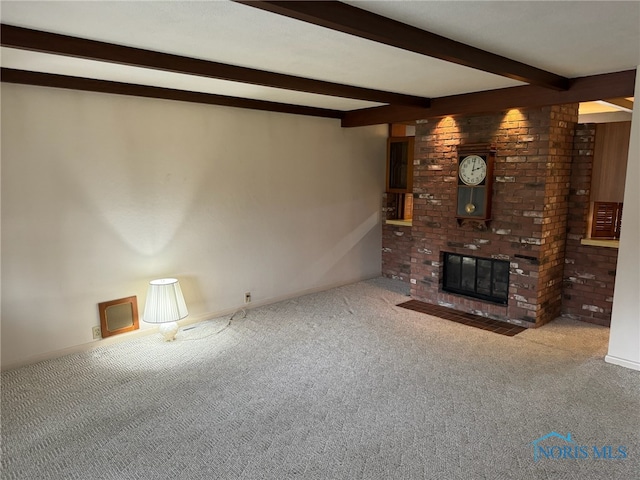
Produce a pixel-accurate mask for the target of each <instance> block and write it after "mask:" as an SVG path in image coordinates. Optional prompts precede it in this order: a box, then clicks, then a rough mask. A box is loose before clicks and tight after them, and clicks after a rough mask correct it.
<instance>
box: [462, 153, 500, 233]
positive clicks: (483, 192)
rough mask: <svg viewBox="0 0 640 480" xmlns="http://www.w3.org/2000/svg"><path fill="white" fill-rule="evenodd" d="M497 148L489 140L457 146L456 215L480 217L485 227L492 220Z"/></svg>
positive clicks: (468, 217)
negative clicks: (494, 166)
mask: <svg viewBox="0 0 640 480" xmlns="http://www.w3.org/2000/svg"><path fill="white" fill-rule="evenodd" d="M495 156H496V151H495V148H493V147H492V146H491V145H490V144H488V143H483V144H472V145H461V146H459V147H458V191H457V200H456V218H457V219H458V223H459V224H462V223H463V222H464V221H465V220H479V221H481V223H483V224H484V225H485V227H486V221H487V220H490V219H491V196H492V194H493V164H494V161H495Z"/></svg>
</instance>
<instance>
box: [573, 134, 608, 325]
mask: <svg viewBox="0 0 640 480" xmlns="http://www.w3.org/2000/svg"><path fill="white" fill-rule="evenodd" d="M595 134H596V130H595V125H594V124H586V125H578V126H577V128H576V134H575V137H574V152H573V163H572V167H571V190H570V195H569V215H568V225H567V242H566V252H565V259H564V262H565V265H564V281H563V283H564V286H563V300H562V312H563V314H565V315H568V316H571V317H572V318H575V319H578V320H582V321H585V322H590V323H596V324H598V325H604V326H609V324H610V323H611V306H612V304H613V288H614V283H615V274H616V263H617V260H618V250H617V249H615V248H606V247H594V246H590V245H581V243H580V240H581V239H582V238H585V237H586V236H587V218H588V215H589V191H590V188H591V170H592V165H593V153H594V150H595Z"/></svg>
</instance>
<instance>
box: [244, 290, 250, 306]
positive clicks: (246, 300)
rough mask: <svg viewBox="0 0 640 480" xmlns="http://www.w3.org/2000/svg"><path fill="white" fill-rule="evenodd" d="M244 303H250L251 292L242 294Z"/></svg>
mask: <svg viewBox="0 0 640 480" xmlns="http://www.w3.org/2000/svg"><path fill="white" fill-rule="evenodd" d="M244 303H251V292H247V293H245V294H244Z"/></svg>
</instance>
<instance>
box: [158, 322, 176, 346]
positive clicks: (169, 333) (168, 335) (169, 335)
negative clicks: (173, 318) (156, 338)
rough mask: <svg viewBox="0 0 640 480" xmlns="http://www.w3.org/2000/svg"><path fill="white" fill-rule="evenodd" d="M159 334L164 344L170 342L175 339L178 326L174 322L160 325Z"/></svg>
mask: <svg viewBox="0 0 640 480" xmlns="http://www.w3.org/2000/svg"><path fill="white" fill-rule="evenodd" d="M160 333H161V334H162V335H163V336H164V340H165V342H171V341H173V340H175V339H176V333H178V324H177V323H176V322H167V323H161V324H160Z"/></svg>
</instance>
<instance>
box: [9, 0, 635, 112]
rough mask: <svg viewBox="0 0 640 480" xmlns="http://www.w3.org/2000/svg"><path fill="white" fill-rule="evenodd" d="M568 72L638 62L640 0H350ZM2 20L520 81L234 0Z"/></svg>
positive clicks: (241, 61) (228, 55)
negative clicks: (619, 0)
mask: <svg viewBox="0 0 640 480" xmlns="http://www.w3.org/2000/svg"><path fill="white" fill-rule="evenodd" d="M345 3H349V4H352V5H354V6H357V7H359V8H362V9H365V10H369V11H371V12H374V13H378V14H381V15H384V16H387V17H389V18H393V19H395V20H399V21H401V22H404V23H407V24H411V25H414V26H416V27H419V28H422V29H424V30H428V31H431V32H433V33H437V34H439V35H442V36H445V37H448V38H451V39H453V40H457V41H461V42H463V43H466V44H469V45H472V46H475V47H478V48H481V49H483V50H487V51H490V52H492V53H496V54H500V55H503V56H506V57H509V58H511V59H514V60H518V61H521V62H524V63H528V64H530V65H532V66H535V67H538V68H542V69H544V70H549V71H551V72H553V73H557V74H559V75H562V76H566V77H580V76H586V75H594V74H600V73H609V72H616V71H622V70H629V69H635V68H636V67H637V66H638V65H640V1H623V2H610V1H585V2H582V1H537V2H531V1H454V0H448V1H355V2H354V1H347V2H345ZM0 6H1V10H0V16H1V18H2V23H5V24H9V25H14V26H20V27H27V28H33V29H37V30H43V31H47V32H53V33H61V34H66V35H72V36H77V37H82V38H87V39H92V40H100V41H105V42H110V43H115V44H120V45H126V46H133V47H138V48H144V49H149V50H156V51H161V52H166V53H173V54H179V55H184V56H189V57H194V58H200V59H205V60H211V61H216V62H223V63H229V64H233V65H239V66H244V67H251V68H256V69H261V70H267V71H272V72H278V73H286V74H290V75H297V76H302V77H307V78H313V79H319V80H326V81H331V82H337V83H344V84H349V85H355V86H360V87H368V88H374V89H379V90H385V91H391V92H398V93H406V94H413V95H420V96H425V97H440V96H446V95H454V94H460V93H468V92H475V91H481V90H490V89H496V88H503V87H509V86H515V85H521V83H520V82H517V81H514V80H510V79H507V78H504V77H501V76H497V75H493V74H489V73H485V72H481V71H477V70H473V69H470V68H467V67H463V66H459V65H454V64H451V63H447V62H444V61H441V60H437V59H433V58H429V57H425V56H423V55H419V54H416V53H412V52H407V51H404V50H401V49H398V48H395V47H390V46H386V45H381V44H378V43H375V42H372V41H369V40H364V39H361V38H357V37H354V36H350V35H347V34H344V33H340V32H336V31H332V30H329V29H326V28H323V27H319V26H315V25H311V24H308V23H304V22H301V21H297V20H293V19H290V18H286V17H283V16H280V15H276V14H273V13H269V12H265V11H262V10H258V9H255V8H252V7H249V6H246V5H241V4H238V3H233V2H228V1H205V2H198V1H172V2H159V1H141V2H131V1H126V2H123V1H110V2H100V1H67V2H59V1H4V0H3V1H2V2H1V4H0ZM1 53H2V59H1V63H2V66H3V67H8V68H16V69H22V70H32V71H41V72H49V73H60V74H66V75H72V76H82V77H88V78H100V79H104V80H115V81H123V82H129V83H138V84H142V85H153V86H163V87H169V88H178V89H187V90H191V91H200V92H207V93H217V94H222V95H231V96H239V97H243V98H255V99H262V100H270V101H277V102H283V103H292V104H297V105H308V106H315V107H324V108H332V109H340V110H352V109H357V108H364V107H368V106H374V105H376V104H375V103H372V102H367V101H360V100H351V99H342V98H335V97H328V96H324V95H316V94H306V93H295V92H290V91H285V90H280V89H276V88H268V87H260V86H255V85H247V84H240V83H234V82H228V81H222V80H213V79H208V78H202V77H195V76H191V75H183V74H176V73H169V72H161V71H157V70H149V69H144V68H137V67H128V66H123V65H113V64H108V63H103V62H96V61H89V60H83V59H77V58H69V57H62V56H56V55H48V54H42V53H35V52H28V51H24V50H18V49H11V48H2V52H1Z"/></svg>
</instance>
